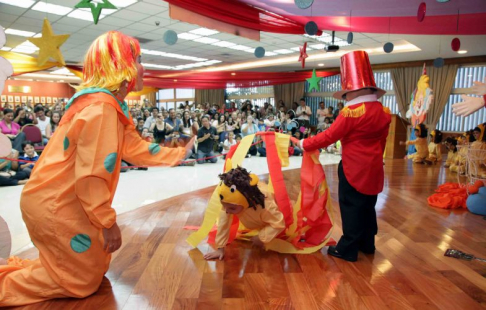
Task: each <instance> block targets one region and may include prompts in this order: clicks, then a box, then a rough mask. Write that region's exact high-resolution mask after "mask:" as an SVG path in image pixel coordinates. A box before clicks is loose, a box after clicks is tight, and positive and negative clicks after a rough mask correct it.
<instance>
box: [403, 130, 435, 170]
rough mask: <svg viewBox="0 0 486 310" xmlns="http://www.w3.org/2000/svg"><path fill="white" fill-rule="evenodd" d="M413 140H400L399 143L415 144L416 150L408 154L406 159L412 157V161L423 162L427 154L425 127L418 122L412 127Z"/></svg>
mask: <svg viewBox="0 0 486 310" xmlns="http://www.w3.org/2000/svg"><path fill="white" fill-rule="evenodd" d="M414 132H415V136H416V137H417V138H416V139H415V140H409V141H406V142H403V141H400V145H407V146H409V145H415V149H416V150H417V152H415V153H413V154H410V155H408V156H407V157H405V158H406V159H412V161H413V162H414V163H417V164H423V163H424V162H425V159H426V158H427V156H428V155H429V150H428V148H427V127H426V126H425V125H424V124H419V125H417V126H415V128H414Z"/></svg>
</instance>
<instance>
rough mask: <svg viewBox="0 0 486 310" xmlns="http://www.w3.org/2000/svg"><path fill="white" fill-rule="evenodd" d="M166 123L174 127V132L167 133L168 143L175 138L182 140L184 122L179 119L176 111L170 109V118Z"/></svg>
mask: <svg viewBox="0 0 486 310" xmlns="http://www.w3.org/2000/svg"><path fill="white" fill-rule="evenodd" d="M165 122H166V123H167V124H169V125H170V126H171V127H172V131H171V132H168V133H166V142H168V143H169V144H170V143H171V142H172V140H173V138H176V139H181V134H182V120H181V119H179V118H177V115H176V111H175V110H174V109H169V117H168V118H166V119H165ZM167 140H168V141H167ZM166 144H167V143H166Z"/></svg>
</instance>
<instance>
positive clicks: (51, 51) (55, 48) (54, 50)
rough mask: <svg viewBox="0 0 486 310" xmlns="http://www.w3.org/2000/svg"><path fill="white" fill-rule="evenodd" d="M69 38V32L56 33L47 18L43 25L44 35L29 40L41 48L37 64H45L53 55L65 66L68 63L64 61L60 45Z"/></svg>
mask: <svg viewBox="0 0 486 310" xmlns="http://www.w3.org/2000/svg"><path fill="white" fill-rule="evenodd" d="M68 38H69V34H60V35H54V32H53V31H52V27H51V23H49V20H48V19H47V18H45V19H44V25H43V26H42V37H40V38H29V39H27V40H29V41H30V42H31V43H32V44H34V45H36V46H37V47H38V48H39V56H38V57H37V64H38V65H39V66H43V65H45V63H46V62H47V61H48V60H49V58H51V57H52V58H53V59H55V60H57V61H58V62H59V63H60V64H62V65H63V66H65V65H66V63H65V62H64V57H63V56H62V53H61V50H60V49H59V47H61V45H63V44H64V42H66V40H67V39H68Z"/></svg>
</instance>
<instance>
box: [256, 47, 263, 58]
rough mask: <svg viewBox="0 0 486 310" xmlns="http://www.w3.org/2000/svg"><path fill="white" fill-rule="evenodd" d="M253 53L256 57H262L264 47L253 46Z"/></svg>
mask: <svg viewBox="0 0 486 310" xmlns="http://www.w3.org/2000/svg"><path fill="white" fill-rule="evenodd" d="M254 54H255V57H256V58H262V57H264V56H265V49H264V48H263V47H261V46H259V47H257V48H255V52H254Z"/></svg>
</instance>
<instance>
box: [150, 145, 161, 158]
mask: <svg viewBox="0 0 486 310" xmlns="http://www.w3.org/2000/svg"><path fill="white" fill-rule="evenodd" d="M149 152H150V154H152V155H155V154H157V153H158V152H160V145H158V144H157V143H152V144H150V145H149Z"/></svg>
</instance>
